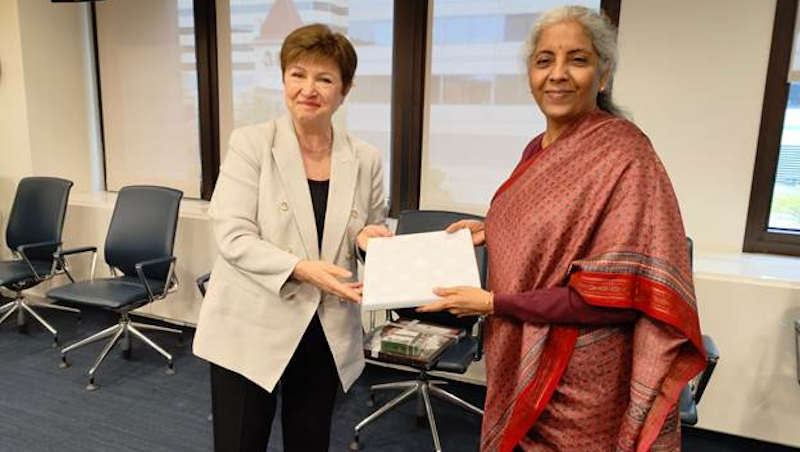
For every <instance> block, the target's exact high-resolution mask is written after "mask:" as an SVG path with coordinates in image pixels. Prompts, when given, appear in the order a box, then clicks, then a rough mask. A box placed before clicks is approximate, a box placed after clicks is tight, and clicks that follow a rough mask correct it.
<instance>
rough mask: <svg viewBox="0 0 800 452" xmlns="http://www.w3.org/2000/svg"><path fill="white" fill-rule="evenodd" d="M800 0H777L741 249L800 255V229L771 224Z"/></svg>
mask: <svg viewBox="0 0 800 452" xmlns="http://www.w3.org/2000/svg"><path fill="white" fill-rule="evenodd" d="M797 8H798V0H777V1H776V4H775V19H774V21H773V28H772V41H771V44H770V53H769V64H768V66H767V78H766V85H765V87H764V102H763V105H762V109H761V124H760V127H759V133H758V144H757V149H756V159H755V165H754V168H753V181H752V185H751V188H750V202H749V206H748V210H747V223H746V226H745V235H744V244H743V246H742V251H745V252H754V253H774V254H788V255H794V256H800V233H793V232H789V231H785V232H782V231H780V230H777V229H771V228H769V214H770V208H771V205H772V195H773V190H774V187H775V175H776V172H777V169H778V157H779V155H780V145H781V135H782V133H783V121H784V116H785V114H786V106H787V103H788V100H789V87H790V84H789V81H788V78H787V74H788V73H789V65H790V64H791V56H792V42H793V39H794V29H795V18H796V17H797Z"/></svg>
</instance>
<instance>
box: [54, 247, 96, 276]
mask: <svg viewBox="0 0 800 452" xmlns="http://www.w3.org/2000/svg"><path fill="white" fill-rule="evenodd" d="M90 251H91V252H92V253H93V254H92V269H91V270H90V272H89V280H90V281H94V271H95V268H96V267H97V247H96V246H81V247H78V248H70V249H67V250H58V251H56V252H55V253H53V259H54V261H55V262H60V263H61V267H62V268H63V269H64V273H65V274H66V275H67V278H69V280H70V281H72V282H75V278H73V277H72V275H71V274H70V272H69V270H68V269H67V263H66V261H65V260H64V257H66V256H71V255H73V254H80V253H88V252H90ZM55 262H54V263H55Z"/></svg>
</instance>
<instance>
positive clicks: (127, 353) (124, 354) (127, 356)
mask: <svg viewBox="0 0 800 452" xmlns="http://www.w3.org/2000/svg"><path fill="white" fill-rule="evenodd" d="M122 359H131V349H123V350H122Z"/></svg>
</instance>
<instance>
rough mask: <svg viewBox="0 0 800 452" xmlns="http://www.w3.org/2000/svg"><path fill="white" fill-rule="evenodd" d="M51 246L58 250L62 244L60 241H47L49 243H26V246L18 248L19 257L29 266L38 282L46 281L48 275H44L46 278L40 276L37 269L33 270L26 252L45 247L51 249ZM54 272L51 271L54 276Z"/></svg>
mask: <svg viewBox="0 0 800 452" xmlns="http://www.w3.org/2000/svg"><path fill="white" fill-rule="evenodd" d="M51 246H55V247H56V249H58V247H60V246H61V242H60V241H56V240H50V241H47V242H36V243H26V244H24V245H20V246H18V247H17V253H19V255H20V256H22V260H24V261H25V263H26V264H28V268H30V269H31V271H32V272H33V276H35V277H36V279H37V280H41V279H44V278H45V277H48V275H44V276H41V275H39V273H38V272H37V271H36V269H35V268H33V264H31V261H30V259H29V258H28V255H27V253H26V252H27V251H28V250H35V249H37V248H44V247H51ZM54 272H55V269H53V270H51V271H50V275H52V274H53V273H54Z"/></svg>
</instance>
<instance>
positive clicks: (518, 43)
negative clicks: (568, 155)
mask: <svg viewBox="0 0 800 452" xmlns="http://www.w3.org/2000/svg"><path fill="white" fill-rule="evenodd" d="M560 4H564V5H566V4H580V5H583V6H587V7H590V8H594V9H598V8H599V7H600V1H599V0H581V1H577V0H573V1H556V0H548V1H536V2H532V1H517V0H514V1H502V2H501V1H486V0H435V1H434V2H433V29H432V30H431V36H432V43H431V56H430V66H429V67H430V70H429V74H430V75H429V78H428V81H427V87H426V103H427V110H426V135H425V138H424V140H425V142H424V145H423V156H422V175H421V177H422V181H421V193H420V208H423V209H445V210H455V211H461V212H469V213H475V214H479V215H482V214H485V213H486V210H487V209H488V207H489V202H490V201H491V198H492V195H493V194H494V192H495V190H497V188H498V187H499V186H500V184H502V182H503V181H504V180H505V179H506V178H507V177H508V176H509V175H510V173H511V170H512V169H513V168H514V166H515V165H516V164H517V162H518V161H519V159H520V157H521V155H522V151H523V149H524V147H525V145H526V144H527V143H528V142H529V141H530V140H531V139H532V138H533V137H534V136H536V135H538V134H539V133H541V132H543V131H544V128H545V120H544V117H543V116H542V114H541V113H540V111H539V108H538V107H537V106H536V103H535V101H534V100H533V96H532V95H531V94H530V90H529V88H528V80H527V73H526V72H527V70H526V67H525V63H524V44H525V40H526V39H527V37H528V33H529V31H530V28H531V26H532V25H533V23H534V22H535V20H536V18H537V17H538V15H539V14H540V13H541V12H543V11H546V10H547V9H549V8H551V7H553V6H557V5H560Z"/></svg>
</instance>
